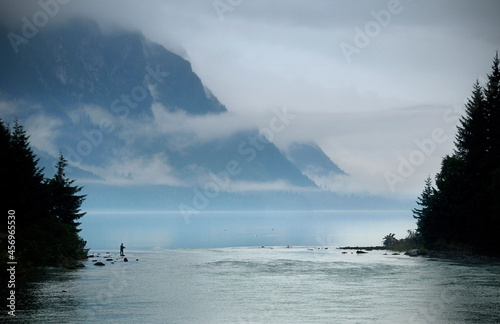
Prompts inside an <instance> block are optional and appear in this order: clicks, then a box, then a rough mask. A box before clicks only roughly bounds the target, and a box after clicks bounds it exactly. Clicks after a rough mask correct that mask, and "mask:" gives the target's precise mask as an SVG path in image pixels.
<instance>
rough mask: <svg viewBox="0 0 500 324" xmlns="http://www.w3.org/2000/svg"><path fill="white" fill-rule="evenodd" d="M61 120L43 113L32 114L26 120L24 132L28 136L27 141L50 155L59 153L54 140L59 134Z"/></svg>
mask: <svg viewBox="0 0 500 324" xmlns="http://www.w3.org/2000/svg"><path fill="white" fill-rule="evenodd" d="M62 124H63V122H62V121H61V120H59V119H54V118H53V117H48V116H46V115H43V114H39V115H34V116H31V117H29V118H28V119H27V120H26V124H25V125H24V127H25V129H26V133H27V134H28V135H29V136H30V138H29V142H30V144H31V145H32V146H34V147H36V148H37V149H39V150H40V151H43V152H46V153H49V154H50V155H52V156H57V155H59V148H58V147H57V145H56V144H55V140H56V139H57V138H58V137H59V136H60V131H59V129H58V128H59V127H60V126H61V125H62Z"/></svg>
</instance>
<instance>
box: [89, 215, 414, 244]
mask: <svg viewBox="0 0 500 324" xmlns="http://www.w3.org/2000/svg"><path fill="white" fill-rule="evenodd" d="M81 221H82V225H81V228H82V232H81V235H82V236H83V237H84V238H85V239H86V240H87V241H88V244H87V246H88V247H90V248H92V249H108V250H112V251H118V247H119V246H120V243H122V242H123V243H124V245H125V246H126V247H127V248H129V249H152V248H176V249H177V248H213V247H234V246H262V245H264V246H279V245H304V246H306V245H325V246H326V245H331V246H345V245H358V246H359V245H363V246H368V245H381V242H382V238H383V237H384V236H385V235H387V234H389V233H391V232H392V233H395V234H396V237H398V238H402V237H405V236H406V235H407V230H408V229H414V228H415V227H416V225H415V219H414V218H413V217H412V213H411V211H409V210H401V211H400V210H388V211H355V210H354V211H261V212H259V211H248V212H241V211H240V212H238V211H226V212H216V211H213V212H201V213H199V214H196V215H189V217H185V216H183V215H182V214H180V213H179V212H176V211H174V212H163V211H158V212H151V211H149V212H148V211H127V212H123V211H115V212H107V213H105V212H98V211H89V212H88V213H87V215H85V217H83V218H82V220H81Z"/></svg>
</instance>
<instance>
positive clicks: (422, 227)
mask: <svg viewBox="0 0 500 324" xmlns="http://www.w3.org/2000/svg"><path fill="white" fill-rule="evenodd" d="M435 198H436V190H435V189H434V187H433V186H432V179H431V177H430V176H428V177H427V179H426V180H425V187H424V190H423V191H422V194H421V195H420V197H418V199H417V204H418V205H419V206H420V208H414V209H412V212H413V217H414V218H415V219H417V236H418V238H419V239H422V240H425V241H426V242H431V241H433V240H432V237H433V236H434V233H431V231H432V226H431V225H432V224H431V222H432V215H433V207H434V200H435ZM426 242H424V243H426Z"/></svg>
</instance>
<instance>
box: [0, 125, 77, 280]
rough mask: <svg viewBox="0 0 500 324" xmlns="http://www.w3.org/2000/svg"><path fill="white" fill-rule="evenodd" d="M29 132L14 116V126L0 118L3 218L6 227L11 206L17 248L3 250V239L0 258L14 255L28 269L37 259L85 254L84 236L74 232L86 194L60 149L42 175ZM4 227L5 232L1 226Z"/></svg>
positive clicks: (60, 260) (58, 260)
mask: <svg viewBox="0 0 500 324" xmlns="http://www.w3.org/2000/svg"><path fill="white" fill-rule="evenodd" d="M38 162H39V159H38V158H37V157H36V155H35V154H34V153H33V151H32V149H31V148H30V145H29V136H28V135H27V134H26V131H25V130H24V128H23V127H22V126H21V125H20V124H19V123H18V122H17V121H16V122H15V123H14V125H13V126H12V127H10V126H9V125H7V124H6V123H4V121H3V120H2V119H0V166H1V167H0V170H1V172H0V193H1V196H2V198H1V206H2V213H3V214H4V217H3V219H4V220H5V221H3V222H2V223H3V224H1V226H2V228H4V229H6V228H7V215H8V212H9V210H10V211H15V215H16V216H15V234H14V236H15V250H14V251H10V254H9V252H8V251H7V235H2V236H1V237H0V239H1V243H0V244H1V246H2V249H1V251H2V252H1V255H0V259H1V263H2V264H5V263H6V262H7V261H9V257H10V256H11V255H14V256H15V261H17V262H18V268H21V269H23V270H24V271H28V270H29V269H30V268H33V267H36V266H41V265H67V264H69V263H70V262H72V261H73V260H76V259H79V258H83V257H85V256H86V251H85V249H84V247H85V243H86V242H85V241H84V240H83V239H82V238H81V237H80V236H79V235H78V232H79V231H80V229H78V226H79V225H80V223H79V222H78V220H79V219H80V218H81V217H82V216H84V215H85V213H83V212H81V209H80V208H81V205H82V203H83V201H84V200H85V197H86V195H81V194H79V193H80V191H81V190H82V187H79V186H76V185H74V181H75V180H71V179H69V178H68V177H66V175H65V172H64V171H65V168H66V166H67V161H66V159H65V158H64V157H63V156H62V154H60V156H59V161H58V162H57V165H56V172H55V174H54V176H53V177H52V178H46V177H45V176H44V174H43V171H44V170H43V168H40V167H38ZM2 233H7V230H3V231H2Z"/></svg>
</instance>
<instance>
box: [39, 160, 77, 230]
mask: <svg viewBox="0 0 500 324" xmlns="http://www.w3.org/2000/svg"><path fill="white" fill-rule="evenodd" d="M67 165H68V161H67V160H66V159H65V158H64V156H63V155H62V153H60V155H59V161H58V162H57V164H56V173H55V175H54V177H53V178H52V179H50V180H48V181H47V185H48V188H49V193H50V214H51V215H53V216H56V217H57V218H58V219H59V220H60V221H61V222H62V223H63V224H68V225H71V226H72V227H73V228H74V229H75V230H76V231H80V230H79V229H77V226H78V225H80V223H78V222H76V221H77V220H78V219H80V218H81V217H82V216H84V215H85V213H82V212H81V211H80V207H81V205H82V203H83V201H84V200H85V197H86V195H78V193H79V192H80V191H81V190H82V187H78V186H74V185H73V183H74V182H75V180H70V179H68V178H67V177H66V175H65V173H64V170H65V168H66V166H67Z"/></svg>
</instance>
